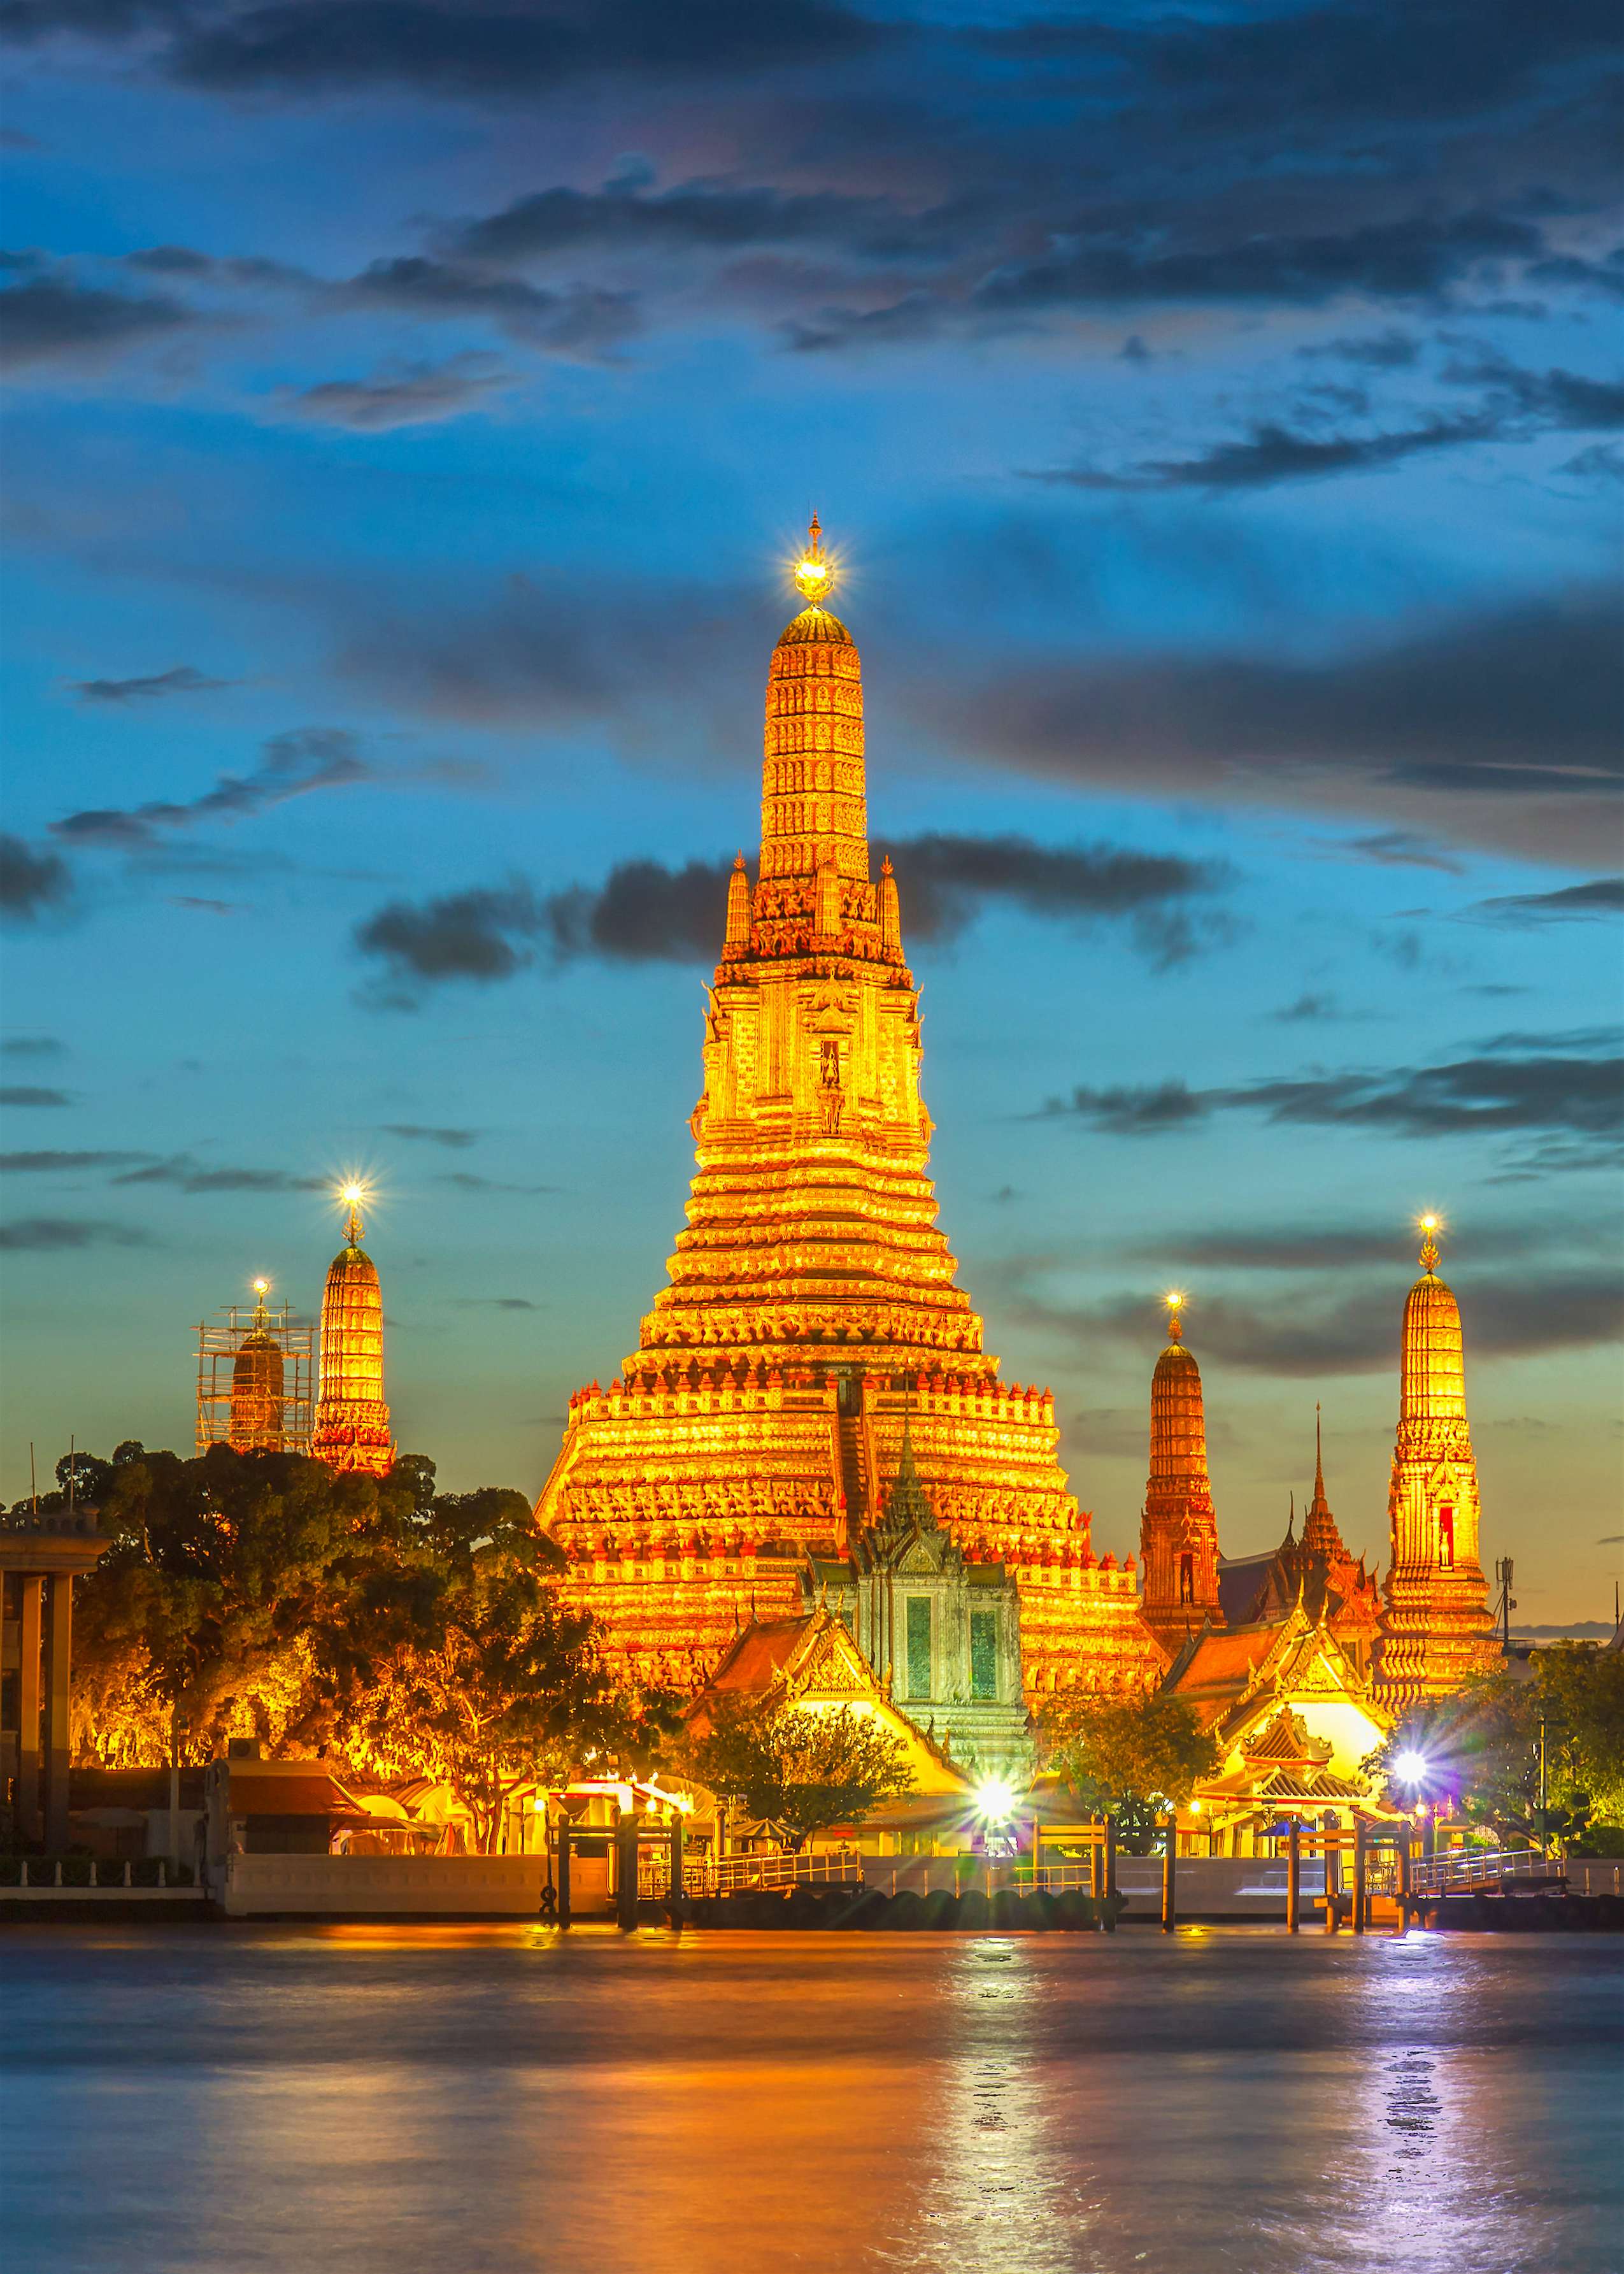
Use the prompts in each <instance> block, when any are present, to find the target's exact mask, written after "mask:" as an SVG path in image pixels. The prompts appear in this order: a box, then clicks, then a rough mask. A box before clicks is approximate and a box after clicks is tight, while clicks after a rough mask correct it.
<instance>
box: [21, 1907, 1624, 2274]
mask: <svg viewBox="0 0 1624 2274" xmlns="http://www.w3.org/2000/svg"><path fill="white" fill-rule="evenodd" d="M1621 2035H1624V1939H1620V1938H1616V1937H1615V1938H1611V1939H1609V1938H1604V1937H1599V1936H1597V1937H1591V1936H1573V1937H1568V1936H1537V1937H1528V1938H1522V1937H1515V1938H1511V1937H1504V1936H1477V1937H1443V1936H1433V1937H1426V1936H1422V1935H1418V1934H1416V1935H1410V1936H1409V1937H1408V1938H1406V1939H1403V1940H1402V1941H1399V1940H1395V1939H1374V1938H1372V1939H1368V1940H1365V1941H1364V1942H1362V1943H1356V1942H1354V1941H1353V1940H1352V1939H1350V1938H1348V1937H1346V1936H1343V1937H1339V1938H1337V1939H1335V1941H1327V1940H1326V1939H1324V1938H1323V1937H1316V1936H1310V1935H1304V1936H1302V1937H1300V1938H1299V1939H1297V1940H1296V1941H1295V1942H1292V1941H1289V1940H1287V1939H1285V1937H1284V1936H1283V1935H1282V1934H1281V1933H1280V1932H1279V1931H1267V1930H1247V1929H1237V1930H1229V1931H1225V1930H1208V1931H1203V1930H1201V1929H1199V1928H1198V1929H1189V1930H1181V1931H1180V1932H1179V1933H1178V1934H1177V1936H1176V1937H1173V1938H1171V1939H1168V1938H1163V1937H1162V1936H1160V1935H1158V1934H1156V1933H1154V1932H1153V1931H1123V1932H1122V1933H1119V1934H1117V1935H1116V1936H1112V1937H1105V1936H1092V1935H1078V1934H1067V1935H1060V1934H1049V1935H1041V1936H1039V1935H1032V1936H1015V1935H1011V1936H1004V1937H996V1936H987V1937H976V1938H971V1937H948V1936H941V1937H937V1936H929V1935H909V1936H889V1935H866V1936H857V1935H772V1934H758V1935H751V1936H747V1935H733V1934H695V1933H689V1934H688V1935H686V1936H684V1937H682V1938H681V1939H676V1938H674V1937H672V1936H669V1935H666V1934H665V1933H662V1932H658V1931H649V1932H644V1933H641V1934H639V1935H637V1936H635V1937H633V1938H630V1939H620V1937H618V1936H616V1935H615V1934H614V1933H613V1931H608V1930H602V1929H597V1928H587V1929H584V1930H581V1929H577V1930H576V1931H575V1932H574V1933H573V1934H571V1935H569V1936H568V1937H564V1936H560V1935H559V1934H557V1933H556V1932H552V1931H543V1930H528V1929H523V1928H509V1927H459V1928H428V1927H404V1928H398V1929H397V1928H376V1927H327V1928H323V1927H307V1928H295V1927H272V1926H256V1927H249V1926H230V1925H214V1926H201V1925H199V1926H196V1927H181V1926H175V1927H167V1928H166V1927H153V1928H146V1929H142V1930H139V1931H137V1930H134V1929H129V1930H124V1929H101V1928H96V1927H84V1928H74V1927H65V1926H64V1927H56V1928H51V1927H32V1926H25V1927H14V1928H10V1929H7V1930H6V1931H4V1935H3V1936H0V2058H3V2059H4V2071H3V2082H0V2120H3V2122H4V2201H3V2202H0V2265H3V2266H4V2270H5V2274H81V2270H83V2274H89V2270H109V2274H124V2270H126V2269H127V2270H130V2274H136V2270H139V2274H180V2270H186V2274H192V2270H198V2274H260V2270H265V2274H273V2270H274V2274H374V2270H375V2274H475V2270H480V2274H483V2270H485V2269H491V2270H498V2274H530V2270H532V2269H543V2270H546V2274H634V2270H635V2274H702V2270H704V2274H710V2270H713V2269H715V2270H722V2269H726V2270H730V2274H731V2270H740V2274H756V2270H758V2269H759V2270H771V2274H777V2270H779V2269H789V2268H803V2267H804V2268H812V2269H818V2270H823V2274H828V2270H836V2274H840V2270H845V2269H848V2268H852V2269H865V2270H866V2269H870V2268H872V2269H885V2270H898V2274H914V2270H926V2269H929V2270H936V2269H942V2270H949V2269H951V2270H953V2274H1051V2270H1052V2274H1078V2270H1086V2274H1135V2270H1138V2269H1140V2268H1143V2269H1145V2270H1147V2274H1231V2270H1233V2274H1311V2270H1319V2269H1324V2270H1326V2274H1330V2270H1333V2269H1335V2270H1336V2274H1378V2270H1380V2274H1395V2270H1399V2274H1432V2270H1439V2274H1444V2270H1447V2274H1521V2270H1522V2269H1524V2268H1528V2269H1533V2268H1538V2269H1540V2270H1542V2274H1620V2269H1621V2268H1624V2057H1621V2055H1620V2037H1621Z"/></svg>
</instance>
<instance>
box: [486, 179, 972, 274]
mask: <svg viewBox="0 0 1624 2274" xmlns="http://www.w3.org/2000/svg"><path fill="white" fill-rule="evenodd" d="M959 219H960V216H959V215H956V214H955V213H954V212H953V210H952V209H951V208H948V209H946V210H944V211H933V212H926V213H921V214H919V215H912V214H910V213H909V212H908V211H907V210H906V208H905V207H903V206H902V205H901V204H899V202H898V200H896V199H894V198H891V197H861V196H850V195H846V194H842V193H840V192H833V191H820V192H793V191H786V190H781V189H777V188H769V187H764V186H763V187H760V188H744V189H741V188H739V187H737V186H735V185H733V184H727V183H723V182H708V181H691V182H685V183H682V184H679V185H678V186H676V187H674V188H672V189H669V190H662V191H660V192H657V193H647V192H642V191H641V190H640V189H639V188H637V187H634V186H631V185H628V184H626V183H624V182H619V183H611V184H609V185H608V187H607V188H605V189H603V190H600V191H590V190H574V189H567V188H561V187H560V188H553V189H546V190H538V191H536V192H532V194H531V195H530V196H529V197H523V198H518V199H515V200H514V202H513V203H512V204H511V205H508V206H505V207H503V208H502V209H501V211H500V213H493V214H489V215H485V216H484V217H483V218H482V219H480V220H478V221H473V222H467V223H465V224H464V225H463V226H462V229H461V230H458V232H457V233H456V236H455V239H454V240H453V242H454V245H455V250H456V251H457V252H459V253H460V254H462V256H463V257H465V258H468V259H470V260H476V261H479V262H495V263H498V264H502V265H505V264H508V263H510V262H520V261H533V260H547V259H550V258H552V257H553V256H554V255H557V254H560V253H565V254H571V255H574V254H579V253H582V252H630V251H639V252H642V251H652V252H674V251H679V250H681V249H685V248H688V247H699V248H702V249H704V250H707V251H712V252H741V251H742V250H743V249H745V248H746V247H747V246H756V245H804V244H808V243H816V244H819V245H840V246H841V247H842V248H843V249H845V250H846V252H851V253H856V254H859V255H861V254H863V253H865V252H866V253H868V254H869V255H871V256H872V257H874V258H875V259H880V260H895V259H898V258H901V257H904V256H908V257H915V256H919V255H925V256H929V255H931V254H934V253H936V252H940V250H941V249H942V246H943V243H944V233H945V232H949V231H951V230H953V228H954V226H955V223H956V222H959Z"/></svg>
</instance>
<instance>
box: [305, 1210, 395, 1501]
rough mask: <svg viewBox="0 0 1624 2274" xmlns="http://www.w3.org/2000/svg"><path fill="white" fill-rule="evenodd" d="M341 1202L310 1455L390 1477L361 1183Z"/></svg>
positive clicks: (373, 1271)
mask: <svg viewBox="0 0 1624 2274" xmlns="http://www.w3.org/2000/svg"><path fill="white" fill-rule="evenodd" d="M339 1198H340V1199H341V1200H342V1201H343V1203H344V1206H345V1208H346V1209H347V1210H348V1214H347V1216H346V1218H345V1223H344V1245H343V1246H342V1247H341V1248H340V1249H339V1251H338V1254H336V1255H335V1257H334V1258H333V1261H332V1263H331V1265H330V1266H329V1268H328V1270H327V1286H326V1289H325V1291H323V1294H322V1298H321V1377H320V1390H319V1391H318V1393H317V1397H316V1427H315V1431H314V1434H312V1439H311V1448H310V1449H311V1451H312V1454H313V1455H314V1456H315V1457H316V1459H317V1460H319V1461H325V1462H326V1463H327V1466H328V1468H330V1469H340V1470H344V1469H353V1470H358V1471H359V1472H361V1473H362V1474H363V1475H364V1476H369V1477H387V1475H388V1473H389V1471H390V1470H391V1469H392V1468H393V1467H394V1465H395V1442H394V1440H393V1438H392V1437H391V1436H390V1434H389V1409H388V1407H387V1405H386V1404H385V1403H384V1395H383V1291H382V1289H381V1288H380V1285H379V1284H378V1268H377V1266H376V1264H374V1262H373V1261H372V1257H371V1256H370V1255H368V1254H365V1252H364V1250H363V1248H362V1246H361V1202H362V1201H363V1199H364V1198H365V1194H364V1193H363V1192H362V1189H361V1187H360V1186H358V1185H346V1186H344V1188H343V1191H342V1193H340V1195H339Z"/></svg>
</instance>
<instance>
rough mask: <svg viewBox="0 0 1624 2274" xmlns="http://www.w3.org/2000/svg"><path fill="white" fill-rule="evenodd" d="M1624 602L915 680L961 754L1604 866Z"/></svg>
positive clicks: (1620, 769) (1623, 703)
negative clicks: (1347, 640) (1295, 645)
mask: <svg viewBox="0 0 1624 2274" xmlns="http://www.w3.org/2000/svg"><path fill="white" fill-rule="evenodd" d="M1621 618H1624V611H1621V609H1620V599H1619V596H1618V595H1617V593H1616V592H1614V591H1611V590H1598V591H1591V590H1584V591H1577V592H1574V593H1570V594H1568V595H1566V596H1562V597H1559V598H1556V599H1545V600H1540V601H1538V602H1530V603H1528V604H1525V605H1522V606H1515V607H1512V608H1508V609H1505V610H1501V611H1497V612H1494V613H1491V614H1484V615H1481V616H1469V617H1466V618H1462V619H1456V620H1455V621H1443V622H1440V623H1437V624H1433V625H1429V626H1426V627H1425V628H1423V629H1420V630H1418V631H1416V632H1414V633H1411V634H1409V635H1408V636H1405V637H1403V638H1402V639H1400V640H1399V641H1397V642H1395V643H1392V644H1387V645H1378V646H1372V647H1366V648H1362V649H1358V650H1355V651H1350V652H1346V653H1343V654H1342V655H1333V656H1330V657H1328V658H1320V659H1301V660H1300V659H1291V658H1282V657H1262V656H1255V657H1254V656H1247V655H1239V654H1222V653H1220V654H1216V655H1199V654H1192V653H1190V652H1188V651H1183V652H1180V651H1167V652H1163V653H1155V652H1153V653H1151V654H1149V655H1135V656H1132V657H1130V658H1124V659H1111V658H1104V659H1100V660H1097V661H1094V662H1086V661H1085V662H1079V661H1078V660H1077V659H1075V658H1074V657H1068V656H1064V655H1059V654H1056V655H1051V656H1047V657H1045V656H1041V655H1039V656H1035V657H1027V658H1023V659H1021V661H1020V663H1019V666H1018V667H1017V666H1011V667H1010V668H1008V669H1005V670H1000V671H997V672H995V673H992V674H988V675H987V676H985V677H983V678H981V679H980V680H979V681H974V680H973V681H969V682H968V683H966V681H963V680H961V679H952V678H948V677H945V676H944V675H942V674H935V675H932V676H930V677H921V679H919V680H917V681H914V685H913V687H912V689H909V690H907V696H908V699H909V701H910V707H911V709H912V711H913V712H914V717H915V718H916V719H917V720H918V721H919V722H920V723H921V725H922V726H925V727H929V729H930V730H932V731H934V732H936V733H937V734H943V735H944V736H946V737H948V738H950V739H951V742H953V743H954V744H956V745H957V746H958V747H959V748H961V749H968V750H970V751H971V752H973V753H974V754H976V755H977V756H980V757H983V758H984V757H987V756H988V754H989V753H993V754H996V759H997V761H998V763H1000V764H1004V765H1006V766H1008V765H1019V766H1024V767H1025V768H1026V769H1027V770H1028V771H1029V772H1032V773H1034V774H1037V775H1040V776H1044V777H1048V778H1052V779H1058V780H1063V781H1067V782H1073V783H1078V782H1089V783H1099V782H1109V783H1112V784H1124V783H1125V784H1128V785H1131V786H1132V789H1133V792H1134V794H1136V795H1138V796H1140V797H1145V796H1154V795H1156V794H1162V795H1164V796H1177V797H1192V796H1193V797H1196V798H1199V799H1200V800H1202V801H1203V802H1223V801H1228V800H1232V799H1238V800H1241V801H1244V802H1259V801H1261V800H1267V801H1268V802H1273V803H1277V804H1278V803H1289V804H1294V805H1302V804H1304V803H1307V804H1313V805H1318V806H1320V807H1324V806H1326V805H1327V804H1330V805H1336V806H1341V807H1351V808H1354V809H1361V810H1364V811H1365V812H1372V813H1375V814H1378V815H1380V816H1381V817H1383V818H1384V819H1387V818H1391V819H1394V820H1395V821H1398V822H1400V823H1402V822H1404V821H1406V820H1407V819H1408V818H1409V817H1410V816H1412V815H1414V814H1416V813H1417V809H1419V811H1420V812H1421V813H1422V814H1424V815H1425V816H1426V817H1429V818H1432V817H1436V816H1437V815H1438V814H1439V813H1440V802H1442V807H1441V809H1442V810H1445V811H1447V824H1446V823H1441V822H1440V823H1439V824H1438V825H1440V826H1447V830H1448V832H1449V834H1450V836H1451V837H1452V838H1455V839H1462V838H1466V839H1471V840H1476V841H1477V842H1480V843H1484V842H1486V843H1492V844H1498V845H1504V846H1505V847H1507V848H1508V849H1513V850H1515V851H1516V852H1517V853H1518V854H1519V855H1522V856H1523V857H1526V856H1527V855H1528V854H1529V853H1530V851H1544V852H1554V851H1560V852H1561V853H1564V854H1567V853H1571V852H1573V851H1574V850H1575V848H1579V847H1583V852H1582V853H1581V854H1580V855H1579V857H1583V858H1593V857H1594V847H1595V845H1596V843H1597V841H1598V838H1599V837H1602V836H1603V835H1605V832H1609V831H1610V830H1613V829H1616V826H1617V823H1616V818H1615V813H1616V800H1617V796H1618V793H1619V791H1620V787H1624V753H1621V752H1620V743H1619V736H1618V720H1619V718H1620V712H1621V710H1624V621H1621Z"/></svg>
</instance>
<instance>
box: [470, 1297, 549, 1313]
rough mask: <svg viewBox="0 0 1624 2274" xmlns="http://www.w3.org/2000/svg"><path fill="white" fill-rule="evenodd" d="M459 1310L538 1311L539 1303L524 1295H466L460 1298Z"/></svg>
mask: <svg viewBox="0 0 1624 2274" xmlns="http://www.w3.org/2000/svg"><path fill="white" fill-rule="evenodd" d="M455 1308H456V1309H457V1310H459V1311H538V1310H540V1308H541V1306H540V1304H539V1303H532V1302H530V1301H528V1300H527V1299H525V1297H524V1296H523V1295H464V1296H462V1297H460V1298H459V1299H458V1301H457V1303H456V1305H455Z"/></svg>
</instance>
